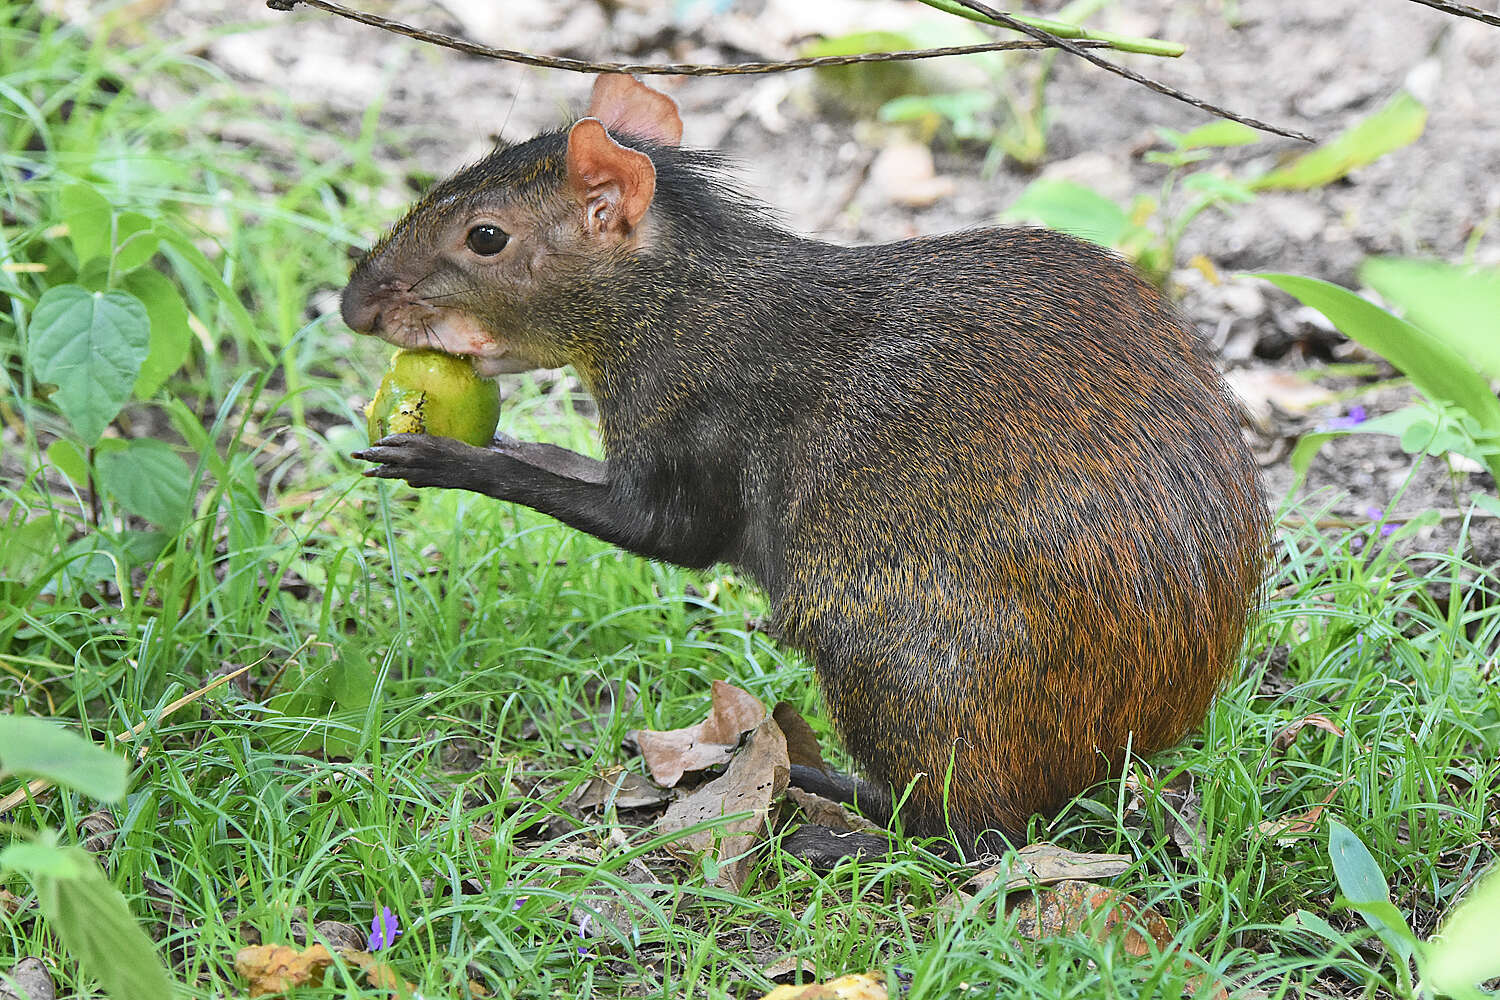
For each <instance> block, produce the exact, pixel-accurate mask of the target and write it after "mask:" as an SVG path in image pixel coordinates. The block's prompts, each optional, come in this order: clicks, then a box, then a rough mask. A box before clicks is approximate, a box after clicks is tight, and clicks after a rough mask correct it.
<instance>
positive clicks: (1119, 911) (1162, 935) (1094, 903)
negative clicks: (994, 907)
mask: <svg viewBox="0 0 1500 1000" xmlns="http://www.w3.org/2000/svg"><path fill="white" fill-rule="evenodd" d="M1010 912H1011V913H1013V914H1016V915H1017V918H1016V933H1018V934H1020V935H1021V936H1023V937H1027V938H1031V939H1032V940H1034V941H1037V940H1041V939H1043V938H1048V937H1059V936H1064V935H1071V934H1077V933H1078V932H1079V931H1082V930H1085V929H1089V930H1092V931H1093V932H1094V935H1095V937H1096V939H1101V940H1102V939H1103V938H1104V937H1107V936H1108V935H1110V934H1114V933H1117V932H1122V933H1123V936H1122V938H1121V942H1120V943H1121V946H1122V947H1123V948H1124V949H1125V951H1126V953H1127V954H1130V955H1135V956H1137V957H1139V956H1142V955H1147V954H1149V953H1150V951H1151V943H1152V942H1154V943H1155V944H1156V947H1157V949H1158V950H1166V949H1167V948H1169V947H1170V946H1171V943H1172V933H1171V931H1170V930H1169V929H1168V928H1167V922H1166V921H1165V920H1163V919H1162V917H1161V915H1160V914H1159V913H1157V912H1156V911H1155V910H1153V909H1151V908H1150V907H1147V906H1143V905H1141V902H1140V901H1139V900H1138V899H1136V898H1135V897H1134V896H1129V895H1126V894H1125V893H1123V892H1119V891H1117V890H1115V889H1109V888H1105V887H1104V886H1097V885H1091V884H1090V883H1088V882H1072V881H1069V882H1059V883H1058V884H1057V885H1055V886H1052V887H1051V888H1048V889H1041V890H1038V891H1037V893H1036V895H1035V896H1034V897H1029V898H1025V899H1022V900H1020V901H1018V902H1017V903H1016V905H1015V906H1013V907H1012V908H1011V911H1010ZM1143 932H1144V933H1143ZM1148 936H1149V937H1148Z"/></svg>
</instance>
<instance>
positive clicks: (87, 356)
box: [27, 285, 151, 446]
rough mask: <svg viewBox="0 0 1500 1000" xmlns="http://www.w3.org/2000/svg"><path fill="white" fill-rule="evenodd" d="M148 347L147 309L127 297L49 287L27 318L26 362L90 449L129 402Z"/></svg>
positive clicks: (120, 294) (149, 322) (122, 293)
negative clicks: (51, 390) (50, 385)
mask: <svg viewBox="0 0 1500 1000" xmlns="http://www.w3.org/2000/svg"><path fill="white" fill-rule="evenodd" d="M150 344H151V320H150V318H149V317H148V316H147V314H146V307H145V306H143V305H141V303H140V300H139V299H137V298H136V297H135V296H134V295H131V294H130V293H129V292H120V291H114V292H90V291H89V290H88V289H86V288H80V287H79V286H78V285H58V286H56V287H54V288H49V289H47V291H46V292H45V293H44V294H43V295H42V297H41V300H40V301H38V302H37V304H36V309H34V310H33V311H32V314H31V328H30V340H29V342H28V348H27V360H28V361H29V362H30V365H31V370H32V372H33V373H34V374H35V375H36V378H37V379H38V381H42V382H51V383H53V384H55V385H56V386H57V392H56V393H55V394H53V397H52V398H53V399H54V400H55V401H56V403H57V407H58V409H60V410H61V411H62V413H63V416H65V417H67V419H68V422H69V423H70V424H72V425H73V429H74V430H75V431H77V432H78V436H79V437H80V438H82V439H83V443H84V444H86V445H89V446H92V445H93V444H94V443H95V442H97V441H98V440H99V437H100V435H102V434H103V433H104V428H105V427H107V426H108V425H109V422H110V421H111V420H113V419H114V418H115V416H116V415H117V414H118V413H119V412H120V408H121V407H123V406H124V405H125V402H126V400H128V399H129V398H130V390H131V388H132V387H133V386H134V385H135V380H136V377H137V376H138V375H139V374H140V371H141V364H142V362H144V361H145V360H146V353H147V351H148V350H149V348H150Z"/></svg>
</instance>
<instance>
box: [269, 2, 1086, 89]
mask: <svg viewBox="0 0 1500 1000" xmlns="http://www.w3.org/2000/svg"><path fill="white" fill-rule="evenodd" d="M299 3H300V4H303V5H305V6H308V7H317V8H319V9H320V10H325V11H327V12H328V13H330V14H337V15H338V16H339V17H344V18H348V19H349V20H351V21H358V22H359V23H360V24H367V25H369V26H370V27H372V28H380V29H382V30H384V31H389V32H392V33H394V34H397V35H404V36H405V37H407V38H412V39H415V40H416V41H419V42H429V43H431V44H433V45H440V46H442V47H443V48H445V49H453V50H455V51H458V52H463V53H465V54H467V55H471V56H483V57H484V58H486V59H499V60H502V61H504V62H514V63H522V64H524V65H527V66H540V67H542V68H543V69H561V70H568V71H569V72H573V73H630V74H633V75H636V76H748V75H751V74H756V73H783V72H786V71H787V70H794V69H813V68H816V67H819V66H851V65H853V64H855V63H874V62H907V61H910V60H913V59H937V58H939V57H941V56H966V55H972V54H973V53H975V52H1012V51H1016V50H1026V51H1039V50H1042V49H1048V48H1052V47H1053V46H1052V45H1050V44H1049V43H1047V42H1042V41H1008V42H981V43H978V44H975V45H947V46H943V47H941V48H935V49H904V50H902V51H899V52H861V53H858V54H855V55H847V56H811V57H807V58H803V59H786V60H782V61H776V62H773V61H762V62H742V63H619V62H589V61H588V60H586V59H571V58H569V57H567V56H548V55H541V54H540V53H535V52H519V51H517V50H515V49H497V48H493V47H491V46H488V45H480V44H478V43H476V42H471V41H468V40H467V39H463V38H457V37H455V36H453V35H445V34H442V33H441V32H437V31H427V30H425V29H423V28H417V27H413V26H412V25H409V24H404V23H402V22H401V21H392V20H391V19H390V18H386V17H381V16H380V15H379V14H371V13H368V12H366V11H362V10H353V9H351V8H348V7H344V6H342V5H341V4H337V3H334V2H333V0H266V6H267V7H270V8H271V9H272V10H282V11H289V10H292V9H293V8H294V7H296V6H297V4H299ZM1076 44H1078V45H1080V46H1085V47H1087V48H1091V49H1108V48H1114V47H1115V46H1114V45H1113V43H1111V42H1106V41H1098V40H1088V41H1079V42H1078V43H1076Z"/></svg>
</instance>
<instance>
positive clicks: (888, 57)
mask: <svg viewBox="0 0 1500 1000" xmlns="http://www.w3.org/2000/svg"><path fill="white" fill-rule="evenodd" d="M952 2H953V3H956V4H959V5H961V6H963V7H966V8H968V9H969V10H971V11H973V12H974V13H976V14H979V15H980V16H981V17H984V18H987V19H988V20H989V21H990V22H991V23H993V24H997V25H1000V26H1001V27H1005V28H1010V29H1011V30H1012V31H1019V32H1021V33H1022V34H1023V35H1030V36H1031V37H1032V38H1033V39H1035V41H1034V42H1030V43H1027V42H988V43H985V44H981V45H954V46H949V47H946V48H940V49H912V50H907V51H902V52H865V53H861V54H859V55H849V56H817V57H813V58H808V59H788V60H785V61H782V62H746V63H724V64H705V63H596V62H589V61H587V60H584V59H569V58H565V57H562V56H545V55H538V54H537V53H533V52H518V51H516V50H515V49H497V48H492V47H490V46H488V45H479V44H476V43H474V42H470V41H467V40H465V39H462V38H456V37H454V36H452V35H444V34H441V33H439V32H435V31H425V30H423V29H421V28H414V27H412V26H411V25H409V24H403V23H402V22H400V21H392V20H390V19H389V18H385V17H380V16H379V15H377V14H370V13H368V12H366V11H362V10H351V9H350V8H348V7H345V6H343V5H341V4H337V3H334V2H333V0H266V6H267V7H270V8H271V9H272V10H280V11H289V10H292V9H293V8H295V7H296V6H297V4H299V3H300V4H304V5H306V6H308V7H317V8H319V9H320V10H325V11H327V12H328V13H330V14H337V15H338V16H339V17H344V18H348V19H349V20H351V21H358V22H359V23H360V24H368V25H370V26H371V27H373V28H380V29H382V30H384V31H390V32H394V33H395V34H398V35H404V36H406V37H407V38H412V39H415V40H417V41H420V42H430V43H431V44H433V45H441V46H442V47H444V48H449V49H454V50H456V51H458V52H464V53H467V54H469V55H475V56H483V57H485V58H488V59H500V60H503V61H505V62H517V63H524V64H525V65H527V66H541V67H544V68H546V69H563V70H570V71H572V72H575V73H632V74H638V75H641V76H650V75H664V74H671V75H673V76H741V75H746V74H751V73H781V72H785V71H786V70H793V69H809V68H812V67H815V66H847V65H850V64H852V63H867V62H895V61H902V60H910V59H933V58H936V57H938V56H956V55H968V54H970V53H974V52H1003V51H1008V50H1014V49H1038V48H1055V49H1062V50H1063V51H1064V52H1069V53H1072V54H1073V55H1075V56H1078V57H1080V58H1082V59H1086V60H1088V61H1089V62H1091V63H1093V64H1094V65H1095V66H1098V67H1099V68H1100V69H1103V70H1107V71H1108V72H1110V73H1114V74H1116V75H1117V76H1123V77H1124V78H1125V79H1127V80H1130V81H1133V82H1135V83H1138V84H1140V85H1141V86H1143V87H1146V88H1148V89H1150V90H1154V91H1156V92H1157V93H1158V94H1163V95H1165V96H1167V97H1170V98H1172V99H1173V100H1177V101H1182V102H1183V103H1184V104H1189V105H1191V106H1193V107H1195V108H1197V109H1198V110H1200V111H1205V112H1207V113H1208V114H1211V115H1215V116H1217V117H1219V118H1227V119H1229V120H1230V121H1235V122H1239V123H1240V124H1241V125H1248V126H1250V127H1251V128H1254V129H1259V130H1261V131H1262V132H1271V133H1273V134H1275V135H1284V136H1286V137H1287V138H1289V139H1301V140H1302V141H1303V142H1312V141H1313V138H1312V136H1309V135H1306V134H1304V133H1302V132H1296V131H1293V130H1292V129H1286V128H1281V127H1280V126H1277V125H1272V124H1270V123H1268V122H1263V121H1261V120H1259V119H1257V118H1250V117H1247V116H1244V115H1239V114H1235V113H1234V112H1233V111H1230V110H1228V109H1227V108H1222V107H1219V106H1218V105H1216V104H1209V103H1208V102H1207V101H1200V100H1199V99H1198V98H1196V97H1193V96H1192V95H1190V94H1185V93H1183V92H1182V91H1180V90H1177V89H1175V88H1173V87H1169V86H1167V85H1166V84H1164V83H1158V82H1157V81H1155V80H1152V79H1150V78H1149V77H1144V76H1141V75H1140V74H1139V73H1136V72H1134V71H1132V70H1128V69H1126V68H1125V67H1123V66H1118V65H1116V64H1114V63H1112V62H1109V61H1108V60H1106V59H1101V58H1099V57H1098V56H1096V55H1092V54H1091V53H1089V52H1088V51H1087V50H1088V49H1095V48H1106V49H1107V48H1114V47H1115V46H1113V45H1112V44H1110V43H1108V42H1101V41H1098V40H1085V39H1078V40H1076V41H1070V40H1067V39H1063V38H1059V37H1058V36H1056V35H1053V34H1051V33H1049V32H1046V31H1043V30H1042V29H1040V28H1037V27H1034V26H1032V25H1030V24H1027V23H1025V22H1023V21H1020V20H1017V19H1016V18H1014V17H1011V16H1010V15H1009V14H1002V13H1000V12H999V11H997V10H994V9H992V8H990V7H987V6H985V5H984V4H981V3H975V2H973V0H952ZM1423 2H1425V0H1423Z"/></svg>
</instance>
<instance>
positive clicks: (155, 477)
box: [98, 438, 192, 532]
mask: <svg viewBox="0 0 1500 1000" xmlns="http://www.w3.org/2000/svg"><path fill="white" fill-rule="evenodd" d="M98 463H99V483H100V486H102V487H103V488H104V490H105V492H107V493H108V494H109V495H110V496H113V497H114V498H115V499H116V500H118V501H119V502H120V505H121V506H122V507H124V508H125V509H126V510H128V511H130V512H131V513H132V514H134V515H136V516H137V517H143V518H145V519H146V520H148V521H150V522H151V523H152V524H154V525H156V526H157V527H159V528H164V529H166V530H167V531H170V532H176V531H177V530H178V529H180V528H181V527H182V525H183V524H184V523H185V522H186V521H187V518H188V513H189V511H190V509H191V506H192V496H191V493H190V490H191V489H192V471H191V470H190V469H188V465H187V463H186V462H184V461H183V460H182V457H181V456H180V455H178V454H177V453H176V452H175V451H173V450H172V447H171V445H169V444H167V443H166V442H164V441H157V440H155V439H154V438H135V439H133V440H131V441H129V442H128V443H127V444H126V446H125V448H124V449H122V450H120V451H112V452H109V453H107V454H101V455H100V456H99V459H98Z"/></svg>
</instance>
